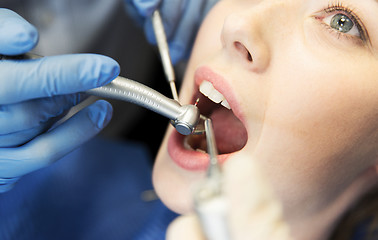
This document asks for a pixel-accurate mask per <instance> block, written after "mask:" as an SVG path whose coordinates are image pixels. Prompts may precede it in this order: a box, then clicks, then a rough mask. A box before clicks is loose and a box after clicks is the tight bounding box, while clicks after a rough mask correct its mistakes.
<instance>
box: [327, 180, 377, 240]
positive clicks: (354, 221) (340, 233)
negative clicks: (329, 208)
mask: <svg viewBox="0 0 378 240" xmlns="http://www.w3.org/2000/svg"><path fill="white" fill-rule="evenodd" d="M349 239H350V240H352V239H353V240H377V239H378V187H375V188H374V189H372V190H371V191H370V192H368V193H367V194H366V195H365V196H363V197H362V198H361V199H360V200H359V201H358V202H357V203H356V204H355V205H354V206H353V207H352V208H351V209H350V210H349V211H347V212H346V213H345V214H344V215H343V216H342V217H341V219H340V221H339V222H338V224H337V226H336V228H335V229H334V231H333V234H332V235H331V238H330V240H349Z"/></svg>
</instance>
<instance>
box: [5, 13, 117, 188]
mask: <svg viewBox="0 0 378 240" xmlns="http://www.w3.org/2000/svg"><path fill="white" fill-rule="evenodd" d="M37 42H38V32H37V30H36V29H35V28H34V27H33V26H32V25H31V24H29V23H28V22H27V21H25V20H24V19H23V18H22V17H21V16H19V15H18V14H16V13H15V12H13V11H10V10H8V9H0V54H2V55H19V54H23V53H26V52H28V51H30V50H31V49H33V48H34V47H35V45H36V44H37ZM118 73H119V66H118V64H117V63H116V62H115V61H114V60H112V59H110V58H107V57H104V56H100V55H94V54H74V55H63V56H54V57H44V58H42V59H36V60H0V192H5V191H7V190H9V189H10V188H11V187H12V185H13V184H14V183H15V182H16V181H17V179H18V178H19V177H21V176H22V175H25V174H27V173H29V172H32V171H34V170H37V169H39V168H42V167H44V166H47V165H49V164H50V163H52V162H54V161H56V160H58V159H59V158H61V157H63V156H64V155H65V154H67V153H69V152H70V151H72V150H73V149H75V148H76V147H78V146H79V145H81V144H82V143H84V142H85V141H87V140H89V139H90V138H92V137H93V136H94V135H96V134H97V133H98V132H99V131H100V130H101V129H102V128H103V127H104V126H105V125H106V124H107V123H108V122H109V120H110V118H111V113H112V108H111V106H110V104H109V103H107V102H105V101H98V102H96V103H94V104H93V105H91V106H89V107H87V108H85V109H83V110H82V111H80V112H78V113H77V114H76V115H74V116H73V117H72V118H70V119H68V120H67V121H65V122H64V123H63V124H61V125H59V126H55V127H54V128H53V129H51V127H52V126H53V125H54V123H56V122H57V121H58V120H59V119H61V118H62V117H63V116H64V115H65V113H66V112H67V111H68V110H69V109H70V108H71V107H72V106H74V105H76V104H78V103H79V102H80V101H81V95H80V94H78V92H81V91H85V90H87V89H90V88H94V87H99V86H101V85H104V84H107V83H109V82H110V81H111V80H112V79H114V78H115V77H116V76H117V75H118Z"/></svg>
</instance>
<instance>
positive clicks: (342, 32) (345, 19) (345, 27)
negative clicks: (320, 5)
mask: <svg viewBox="0 0 378 240" xmlns="http://www.w3.org/2000/svg"><path fill="white" fill-rule="evenodd" d="M316 18H317V19H318V20H320V21H321V23H322V24H323V25H324V26H325V27H326V28H327V29H329V30H330V32H331V33H333V34H335V36H336V37H337V38H338V39H341V38H345V39H347V40H353V41H356V42H358V43H367V42H368V41H369V35H368V32H367V30H366V28H365V26H364V24H363V22H362V21H361V19H360V17H359V16H358V15H357V14H356V13H355V11H354V10H353V9H351V8H349V7H346V6H344V5H343V4H342V3H340V2H337V3H333V4H329V5H328V7H327V8H325V9H324V10H322V11H321V12H319V13H318V15H317V16H316Z"/></svg>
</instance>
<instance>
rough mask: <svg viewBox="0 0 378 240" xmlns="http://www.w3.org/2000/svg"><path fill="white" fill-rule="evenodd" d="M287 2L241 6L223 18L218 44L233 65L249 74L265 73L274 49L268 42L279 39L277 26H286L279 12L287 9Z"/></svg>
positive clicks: (282, 15) (274, 0) (267, 2)
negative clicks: (219, 43)
mask: <svg viewBox="0 0 378 240" xmlns="http://www.w3.org/2000/svg"><path fill="white" fill-rule="evenodd" d="M287 1H288V0H286V3H285V0H270V1H260V2H259V3H258V4H256V3H255V4H254V5H253V6H243V7H244V8H243V9H240V10H239V11H235V12H234V13H232V14H230V15H228V16H227V17H226V19H225V21H224V24H223V29H222V33H221V41H222V45H223V48H224V49H225V50H226V52H227V53H228V55H229V56H230V57H231V58H232V59H233V60H232V61H235V60H236V61H237V62H241V63H242V64H243V66H245V67H246V68H248V69H249V70H251V71H255V72H263V71H265V70H266V68H267V67H268V66H269V63H270V61H271V58H272V49H274V47H273V46H272V43H273V42H274V41H271V40H272V38H274V37H276V38H277V37H279V36H278V35H277V34H279V31H282V30H280V29H279V28H280V26H279V25H278V24H277V22H285V21H281V20H285V19H282V18H284V17H285V14H282V12H281V11H282V10H283V9H285V8H287V5H288V4H287ZM285 4H286V6H285ZM278 11H279V12H278ZM280 18H281V19H280ZM270 19H272V20H270ZM273 19H274V20H273Z"/></svg>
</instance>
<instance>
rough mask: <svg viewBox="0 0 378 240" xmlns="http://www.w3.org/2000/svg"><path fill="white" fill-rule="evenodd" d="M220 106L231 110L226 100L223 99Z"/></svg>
mask: <svg viewBox="0 0 378 240" xmlns="http://www.w3.org/2000/svg"><path fill="white" fill-rule="evenodd" d="M221 104H222V106H223V107H225V108H228V109H231V107H230V104H229V103H228V102H227V100H226V99H224V100H223V101H222V103H221Z"/></svg>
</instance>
